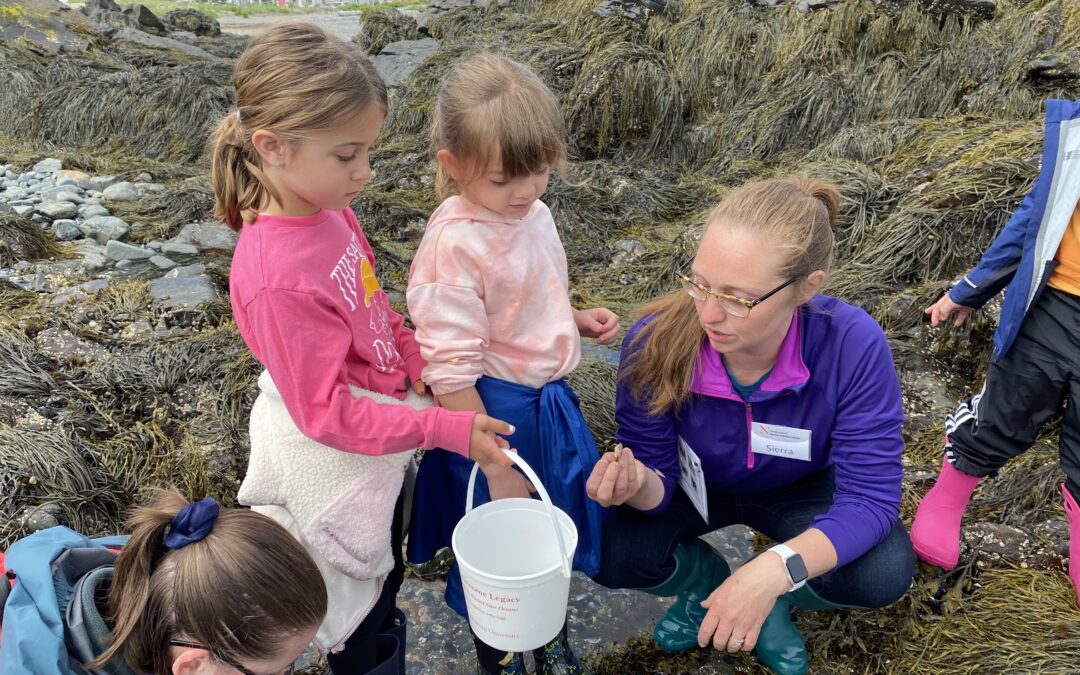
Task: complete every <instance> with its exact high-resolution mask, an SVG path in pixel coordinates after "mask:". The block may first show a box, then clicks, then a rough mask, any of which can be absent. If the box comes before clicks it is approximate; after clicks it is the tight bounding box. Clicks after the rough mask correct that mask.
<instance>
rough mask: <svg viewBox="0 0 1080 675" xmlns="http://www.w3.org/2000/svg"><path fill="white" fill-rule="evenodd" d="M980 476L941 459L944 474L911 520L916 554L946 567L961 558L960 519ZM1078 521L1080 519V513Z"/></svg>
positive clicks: (913, 545) (912, 539)
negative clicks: (912, 520)
mask: <svg viewBox="0 0 1080 675" xmlns="http://www.w3.org/2000/svg"><path fill="white" fill-rule="evenodd" d="M980 480H982V479H981V478H978V477H976V476H969V475H967V474H966V473H964V472H963V471H959V470H958V469H956V468H954V467H953V465H952V464H950V463H949V460H947V459H943V460H942V461H941V475H940V476H938V479H937V483H934V487H932V488H930V492H927V493H926V496H925V497H923V500H922V502H920V503H919V510H918V511H916V512H915V522H913V523H912V524H911V545H912V547H913V548H914V549H915V553H916V555H918V556H919V557H920V558H922V559H923V560H925V561H926V562H928V563H930V564H931V565H935V566H937V567H941V568H943V569H947V570H951V569H952V568H954V567H956V563H958V562H960V519H961V518H962V517H963V516H964V509H965V508H967V504H968V500H969V499H971V493H972V492H974V491H975V486H976V485H978V484H979V481H980ZM1077 521H1078V523H1080V515H1078V516H1077ZM1077 528H1078V529H1080V524H1078V525H1077Z"/></svg>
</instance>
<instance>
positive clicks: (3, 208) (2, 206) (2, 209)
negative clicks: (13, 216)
mask: <svg viewBox="0 0 1080 675" xmlns="http://www.w3.org/2000/svg"><path fill="white" fill-rule="evenodd" d="M12 211H14V209H12V208H11V204H8V203H7V202H0V213H11V212H12Z"/></svg>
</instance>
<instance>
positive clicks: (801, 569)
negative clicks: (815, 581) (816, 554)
mask: <svg viewBox="0 0 1080 675" xmlns="http://www.w3.org/2000/svg"><path fill="white" fill-rule="evenodd" d="M787 571H788V576H789V577H791V583H793V584H797V583H799V582H801V581H806V577H808V576H810V575H809V573H808V572H807V571H806V564H805V563H803V560H802V556H801V555H799V554H798V553H796V554H795V555H793V556H791V557H790V558H788V559H787Z"/></svg>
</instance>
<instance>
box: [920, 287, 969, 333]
mask: <svg viewBox="0 0 1080 675" xmlns="http://www.w3.org/2000/svg"><path fill="white" fill-rule="evenodd" d="M974 311H975V310H974V309H972V308H971V307H965V306H964V305H960V304H957V303H955V302H953V299H952V298H950V297H949V294H948V293H946V294H945V295H943V296H941V297H940V298H938V301H937V302H935V303H934V304H932V305H930V306H929V307H927V308H926V309H924V310H923V314H929V315H930V325H931V326H933V327H935V328H936V327H937V325H938V324H939V323H942V322H944V321H948V320H949V317H950V316H952V315H953V314H956V320H955V321H953V326H954V327H956V328H959V327H960V326H962V325H963V324H964V322H965V321H967V318H968V317H969V316H971V313H972V312H974Z"/></svg>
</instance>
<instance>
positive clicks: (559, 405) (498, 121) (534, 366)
mask: <svg viewBox="0 0 1080 675" xmlns="http://www.w3.org/2000/svg"><path fill="white" fill-rule="evenodd" d="M432 138H433V141H434V145H435V151H436V159H437V160H438V164H439V173H438V177H437V188H438V190H439V194H440V197H445V198H446V199H445V201H444V202H443V203H442V204H441V205H440V206H439V208H438V209H437V210H436V211H435V213H434V214H432V216H431V219H430V220H429V221H428V224H427V230H426V232H425V234H424V238H423V241H422V242H421V243H420V247H419V249H418V250H417V252H416V256H415V258H413V264H412V270H411V272H410V274H409V289H408V293H407V296H406V297H407V299H408V303H409V314H410V315H411V317H412V319H413V322H414V323H415V324H416V341H417V343H419V345H420V353H421V355H422V356H423V357H424V359H426V360H427V362H428V365H427V367H426V368H424V372H423V380H424V381H425V382H426V383H427V385H428V386H429V387H431V390H432V393H434V394H435V396H436V398H437V399H438V400H439V402H440V404H441V405H442V406H443V407H445V408H448V409H451V410H473V411H477V412H487V413H489V414H492V415H495V416H497V417H500V418H502V419H505V420H507V421H509V422H510V423H512V424H513V425H514V426H515V428H516V433H515V436H514V444H515V446H516V448H517V450H518V452H519V454H520V455H521V456H522V457H524V458H525V459H526V461H528V463H529V464H530V465H531V466H532V467H533V468H534V469H535V470H536V472H537V474H538V475H539V476H540V479H541V480H542V481H543V484H544V486H545V488H546V489H547V490H548V492H549V493H550V495H551V498H552V500H553V501H554V502H555V504H556V505H557V506H559V507H560V508H561V509H563V510H564V511H566V512H567V513H568V514H569V515H570V516H571V517H572V518H573V519H574V521H575V524H576V525H577V530H578V547H577V552H576V555H575V557H574V565H575V568H577V569H580V570H582V571H584V572H586V573H587V574H592V573H593V571H594V570H596V569H598V568H599V562H600V556H599V553H600V548H599V544H600V520H601V513H602V510H601V507H600V506H599V505H598V504H596V503H595V502H593V501H592V500H590V499H588V498H587V496H586V493H585V480H586V478H587V477H588V476H589V473H590V472H591V471H592V468H593V466H594V465H595V464H596V461H597V459H598V453H597V449H596V445H595V443H594V442H593V438H592V435H591V433H590V432H589V428H588V425H587V424H586V423H585V419H584V418H583V417H582V415H581V412H580V410H579V408H578V399H577V396H575V395H574V392H573V391H571V390H570V387H569V386H568V385H567V384H566V382H565V380H564V379H563V378H564V377H565V376H566V375H567V374H569V373H570V371H572V370H573V369H574V368H575V367H576V366H577V364H578V361H579V360H580V358H581V337H582V336H584V337H593V338H596V339H597V341H598V342H600V343H602V344H607V343H610V342H612V341H613V340H614V339H615V337H616V336H617V335H618V332H619V321H618V317H616V316H615V314H613V313H612V312H611V311H609V310H607V309H603V308H596V309H591V310H586V311H579V310H575V309H574V308H573V307H571V305H570V299H569V297H568V294H567V292H568V281H567V269H566V254H565V253H564V252H563V247H562V243H561V242H560V241H559V234H558V232H557V230H556V229H555V222H554V221H553V220H552V218H551V212H550V211H549V210H548V207H547V206H545V205H544V203H543V202H542V201H540V197H541V196H542V195H543V194H544V191H545V190H546V189H547V185H548V174H549V171H551V170H552V169H558V168H559V167H560V166H561V165H562V163H563V161H564V159H565V155H566V150H565V145H564V131H563V126H562V113H561V112H560V110H559V106H558V104H557V103H556V101H555V98H554V96H552V94H551V92H550V91H549V90H548V89H547V87H546V86H544V84H543V82H542V81H541V80H540V79H539V78H538V77H537V76H536V75H535V74H533V73H532V72H530V71H529V70H528V69H527V68H525V67H524V66H522V65H520V64H518V63H515V62H513V61H510V60H508V59H505V58H501V57H497V56H492V55H479V56H475V57H472V58H470V59H468V60H467V61H465V62H463V63H461V64H459V65H458V66H457V67H456V68H455V69H454V70H453V71H452V72H451V73H450V75H449V76H448V78H447V80H446V81H445V82H444V84H443V87H442V90H441V92H440V94H439V99H438V103H437V106H436V111H435V120H434V129H433V131H432ZM447 195H452V196H447ZM471 468H472V467H471V465H470V464H469V463H467V462H465V461H464V460H462V458H460V457H457V456H454V455H453V454H452V453H450V452H446V451H442V450H436V451H433V452H429V453H426V454H425V456H424V459H423V461H422V462H421V463H420V474H419V477H418V478H417V492H416V497H415V505H414V507H413V508H414V510H413V513H414V514H416V516H415V517H414V520H413V524H412V526H411V529H410V534H409V556H410V558H411V559H413V560H417V561H422V560H427V559H429V558H430V557H432V556H433V555H434V554H435V553H436V551H438V550H439V549H440V548H442V547H445V546H448V545H449V543H450V536H451V534H452V532H453V529H454V525H455V524H456V523H457V521H458V520H459V519H460V518H461V516H462V515H463V513H464V504H465V491H466V481H467V478H468V474H469V471H470V470H471ZM481 468H482V469H483V470H484V474H485V475H486V477H487V486H488V487H489V488H490V493H491V496H492V497H494V498H499V497H505V496H511V495H513V496H528V494H529V492H528V486H527V484H526V483H525V481H524V479H523V478H522V477H521V475H520V474H519V473H517V472H516V471H514V470H513V469H510V468H504V467H498V466H490V465H485V464H481ZM481 482H483V481H481ZM477 487H478V495H479V496H478V497H477V500H478V501H479V500H480V499H482V498H484V497H486V496H487V494H486V493H487V492H488V490H486V489H484V488H483V486H481V485H480V484H478V486H477ZM498 545H499V544H498V542H495V541H493V542H492V546H493V547H495V546H498ZM446 600H447V603H448V604H449V605H450V606H451V607H452V608H453V609H454V610H456V611H457V612H458V613H459V614H461V615H462V616H467V610H466V607H465V601H464V594H463V592H462V587H461V579H460V576H459V575H458V570H457V567H456V565H455V567H454V568H453V569H452V570H451V574H450V578H449V580H448V582H447V590H446ZM473 639H474V642H475V643H476V650H477V658H478V661H479V667H480V670H481V671H482V672H485V673H492V674H495V673H523V672H525V671H524V662H523V660H522V658H521V655H520V654H513V653H511V654H507V653H505V652H498V651H496V650H494V649H493V648H491V647H490V646H488V645H486V644H484V643H483V642H482V641H480V640H479V639H478V638H476V637H475V636H474V638H473ZM534 657H535V659H536V663H537V669H538V672H539V673H576V672H582V671H581V666H580V664H579V663H578V661H577V659H576V658H575V657H574V655H573V653H572V652H571V651H570V649H569V646H568V644H567V641H566V627H565V625H564V627H563V630H562V632H561V634H560V635H558V636H556V637H555V639H554V640H552V641H551V643H549V644H548V645H547V646H546V647H544V648H541V649H538V650H536V651H535V652H534Z"/></svg>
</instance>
